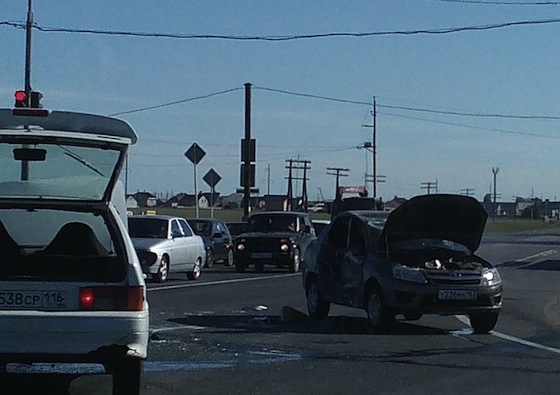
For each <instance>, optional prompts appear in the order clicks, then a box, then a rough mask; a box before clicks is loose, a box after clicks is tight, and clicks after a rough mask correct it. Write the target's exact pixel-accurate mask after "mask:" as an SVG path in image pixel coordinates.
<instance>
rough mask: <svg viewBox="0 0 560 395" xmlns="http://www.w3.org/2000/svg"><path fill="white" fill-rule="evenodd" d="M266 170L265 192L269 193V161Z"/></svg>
mask: <svg viewBox="0 0 560 395" xmlns="http://www.w3.org/2000/svg"><path fill="white" fill-rule="evenodd" d="M266 172H267V183H266V194H267V195H270V163H269V164H268V166H267V168H266Z"/></svg>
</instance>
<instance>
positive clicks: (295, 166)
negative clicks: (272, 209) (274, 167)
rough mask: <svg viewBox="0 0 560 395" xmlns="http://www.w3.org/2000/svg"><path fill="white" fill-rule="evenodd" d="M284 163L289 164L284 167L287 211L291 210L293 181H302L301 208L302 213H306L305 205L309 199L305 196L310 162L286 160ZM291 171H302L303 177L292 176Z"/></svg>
mask: <svg viewBox="0 0 560 395" xmlns="http://www.w3.org/2000/svg"><path fill="white" fill-rule="evenodd" d="M286 162H288V163H289V165H288V166H286V169H288V193H287V199H288V211H291V210H292V209H293V207H292V201H293V187H292V184H293V180H302V188H301V189H302V192H301V208H302V209H303V210H304V211H307V204H308V202H309V198H308V196H307V170H309V169H311V167H310V164H311V161H310V160H300V159H297V160H296V159H286ZM293 170H303V177H299V176H294V175H293Z"/></svg>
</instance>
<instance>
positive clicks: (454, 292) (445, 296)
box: [438, 289, 477, 300]
mask: <svg viewBox="0 0 560 395" xmlns="http://www.w3.org/2000/svg"><path fill="white" fill-rule="evenodd" d="M476 296H477V293H476V291H475V290H467V289H440V290H439V291H438V298H439V300H476Z"/></svg>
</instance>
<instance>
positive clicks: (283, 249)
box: [280, 243, 290, 252]
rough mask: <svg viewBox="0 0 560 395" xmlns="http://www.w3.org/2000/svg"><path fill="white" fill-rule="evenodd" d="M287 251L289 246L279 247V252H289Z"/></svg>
mask: <svg viewBox="0 0 560 395" xmlns="http://www.w3.org/2000/svg"><path fill="white" fill-rule="evenodd" d="M289 250H290V246H289V245H288V244H285V243H283V244H282V245H281V246H280V251H282V252H287V251H289Z"/></svg>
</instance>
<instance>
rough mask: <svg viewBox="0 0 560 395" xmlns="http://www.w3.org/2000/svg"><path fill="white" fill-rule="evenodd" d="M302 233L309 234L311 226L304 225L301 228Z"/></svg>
mask: <svg viewBox="0 0 560 395" xmlns="http://www.w3.org/2000/svg"><path fill="white" fill-rule="evenodd" d="M303 233H311V226H309V225H304V226H303Z"/></svg>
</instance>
